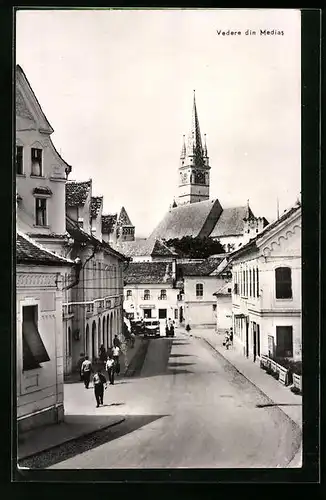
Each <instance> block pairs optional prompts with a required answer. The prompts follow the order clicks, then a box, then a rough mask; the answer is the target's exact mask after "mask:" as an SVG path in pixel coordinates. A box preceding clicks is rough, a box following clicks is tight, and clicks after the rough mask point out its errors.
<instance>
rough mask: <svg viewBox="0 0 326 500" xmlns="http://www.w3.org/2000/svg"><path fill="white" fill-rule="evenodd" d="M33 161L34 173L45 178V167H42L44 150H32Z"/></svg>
mask: <svg viewBox="0 0 326 500" xmlns="http://www.w3.org/2000/svg"><path fill="white" fill-rule="evenodd" d="M31 160H32V173H31V175H35V176H37V177H42V176H43V165H42V149H39V148H32V149H31Z"/></svg>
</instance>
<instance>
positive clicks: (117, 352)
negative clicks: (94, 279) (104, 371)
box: [112, 346, 120, 375]
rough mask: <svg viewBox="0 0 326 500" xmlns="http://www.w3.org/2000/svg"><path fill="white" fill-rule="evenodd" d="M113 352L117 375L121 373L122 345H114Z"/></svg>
mask: <svg viewBox="0 0 326 500" xmlns="http://www.w3.org/2000/svg"><path fill="white" fill-rule="evenodd" d="M112 354H113V359H114V368H115V373H116V374H117V375H119V373H120V362H119V356H120V347H118V346H114V347H113V349H112Z"/></svg>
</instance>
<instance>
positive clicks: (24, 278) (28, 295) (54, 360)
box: [16, 265, 64, 431]
mask: <svg viewBox="0 0 326 500" xmlns="http://www.w3.org/2000/svg"><path fill="white" fill-rule="evenodd" d="M62 271H63V269H62V268H61V269H60V268H52V267H51V268H42V267H34V266H21V265H18V266H17V275H16V283H17V295H16V301H17V332H16V335H17V363H16V370H17V418H18V426H19V429H20V430H22V431H23V430H27V429H29V428H32V427H34V426H38V425H42V424H43V423H48V422H52V423H54V422H57V421H61V420H63V418H64V410H63V328H62V292H61V290H60V288H61V280H60V275H59V273H60V272H62ZM58 278H59V279H58ZM57 285H58V288H57ZM28 305H37V306H38V314H39V317H38V330H39V333H40V335H41V338H42V340H43V343H44V345H45V348H46V350H47V352H48V355H49V357H50V361H48V362H46V363H42V364H41V368H37V369H34V370H28V371H25V372H23V350H22V349H23V347H22V345H23V340H22V308H23V306H28Z"/></svg>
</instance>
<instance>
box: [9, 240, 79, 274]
mask: <svg viewBox="0 0 326 500" xmlns="http://www.w3.org/2000/svg"><path fill="white" fill-rule="evenodd" d="M16 261H17V264H40V265H47V266H51V265H53V266H55V265H56V266H58V265H59V266H67V265H72V264H73V261H72V260H69V259H65V258H63V257H60V256H59V255H55V254H54V253H52V252H50V251H48V250H46V249H45V248H42V247H41V246H40V245H38V244H36V243H35V242H33V241H31V240H30V239H29V237H28V236H26V235H23V234H21V233H17V234H16Z"/></svg>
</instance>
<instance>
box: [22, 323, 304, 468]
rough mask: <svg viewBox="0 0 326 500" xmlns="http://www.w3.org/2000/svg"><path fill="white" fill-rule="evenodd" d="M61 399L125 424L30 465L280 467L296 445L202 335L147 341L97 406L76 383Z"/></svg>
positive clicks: (294, 435) (278, 415) (71, 409)
mask: <svg viewBox="0 0 326 500" xmlns="http://www.w3.org/2000/svg"><path fill="white" fill-rule="evenodd" d="M64 397H65V408H66V412H67V414H68V415H69V414H79V415H86V414H87V415H94V418H96V415H102V416H103V415H106V414H107V415H123V416H125V421H124V422H123V423H121V424H119V425H117V426H114V427H111V428H108V429H106V430H103V431H100V432H99V433H98V434H97V436H93V437H92V438H86V439H83V441H82V442H81V441H79V442H78V443H76V444H75V445H74V444H71V443H70V444H69V445H68V444H67V445H62V447H60V450H59V451H58V452H57V453H55V452H54V453H53V452H50V451H49V452H45V453H44V454H43V455H41V456H38V457H35V459H30V461H29V464H28V466H29V467H47V468H51V469H84V468H85V469H93V468H96V469H107V468H178V467H181V468H184V467H187V468H251V467H255V468H260V467H264V468H266V467H286V466H287V464H288V463H289V462H290V461H291V459H292V458H293V456H294V455H295V453H296V451H297V448H298V447H299V443H300V431H299V429H298V427H297V426H296V425H295V424H294V423H293V422H292V421H291V420H290V419H289V418H288V417H287V416H286V415H285V414H284V413H283V412H282V411H281V410H280V409H279V408H278V407H277V406H273V405H269V403H270V400H269V399H268V398H267V397H266V396H265V395H264V394H263V393H262V392H260V391H259V390H258V389H257V388H256V387H255V386H254V385H252V384H251V383H250V382H249V381H248V380H247V379H246V378H245V377H243V376H242V375H241V374H240V373H239V372H238V371H237V370H236V369H235V368H234V367H233V366H232V365H231V364H230V363H229V362H228V361H226V360H225V359H224V358H223V356H221V355H220V354H218V353H217V352H216V351H214V350H213V349H212V348H211V347H210V346H209V345H208V344H207V343H206V342H205V341H204V340H202V339H198V338H194V337H189V336H187V335H186V334H183V333H177V336H176V337H175V338H174V339H166V338H161V339H153V340H150V341H149V344H148V350H147V354H146V357H145V361H144V364H143V366H142V367H141V369H140V371H139V372H138V373H135V374H134V376H132V377H117V380H116V384H115V385H114V386H110V385H109V386H108V388H107V390H106V392H105V396H104V406H103V407H100V408H96V407H95V399H94V394H93V389H89V390H86V389H84V387H83V385H82V383H74V384H67V385H65V395H64ZM264 405H266V406H264Z"/></svg>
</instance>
